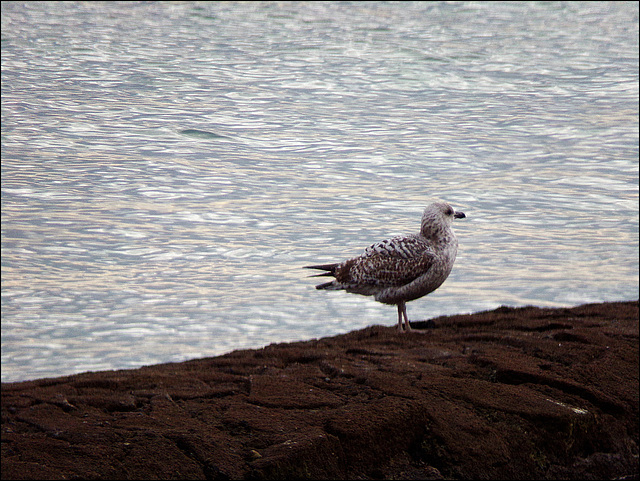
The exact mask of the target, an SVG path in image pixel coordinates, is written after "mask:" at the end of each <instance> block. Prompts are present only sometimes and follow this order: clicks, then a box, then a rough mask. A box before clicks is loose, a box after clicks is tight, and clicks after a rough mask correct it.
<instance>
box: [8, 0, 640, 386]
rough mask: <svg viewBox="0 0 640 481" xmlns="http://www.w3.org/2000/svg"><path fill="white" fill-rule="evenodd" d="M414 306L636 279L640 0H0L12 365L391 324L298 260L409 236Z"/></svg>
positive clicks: (71, 367) (194, 353)
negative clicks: (444, 242)
mask: <svg viewBox="0 0 640 481" xmlns="http://www.w3.org/2000/svg"><path fill="white" fill-rule="evenodd" d="M434 199H444V200H447V201H449V202H450V203H451V204H452V205H453V206H454V207H455V208H456V209H458V210H462V211H464V212H465V213H466V214H467V219H464V220H461V221H459V222H456V231H457V234H458V238H459V241H460V249H459V254H458V260H457V262H456V265H455V267H454V270H453V273H452V274H451V276H450V278H449V279H448V280H447V282H445V284H444V285H443V286H442V287H441V288H440V289H439V290H438V291H436V292H434V293H433V294H431V295H429V296H428V297H426V298H423V299H420V300H417V301H415V302H412V303H410V304H409V305H408V313H409V317H410V319H413V320H420V319H428V318H431V317H434V316H439V315H445V314H456V313H466V312H475V311H480V310H486V309H492V308H495V307H498V306H500V305H509V306H522V305H528V304H534V305H538V306H572V305H577V304H582V303H587V302H600V301H615V300H630V299H637V297H638V3H637V2H615V3H614V2H531V3H529V2H506V3H501V2H499V3H493V2H492V3H489V2H478V3H475V2H472V3H467V2H408V3H402V2H401V3H396V2H393V3H386V2H354V3H350V2H309V3H306V2H291V3H288V2H273V3H272V2H266V3H261V2H238V3H236V2H211V3H209V2H203V3H199V2H193V3H191V2H180V3H165V2H158V3H155V2H121V3H118V2H106V3H101V2H77V3H76V2H50V3H49V2H2V306H1V307H2V380H3V381H17V380H26V379H34V378H41V377H49V376H58V375H63V374H70V373H77V372H82V371H88V370H106V369H120V368H133V367H137V366H141V365H146V364H154V363H160V362H169V361H181V360H185V359H190V358H197V357H204V356H213V355H218V354H222V353H225V352H229V351H231V350H234V349H239V348H248V347H261V346H264V345H267V344H270V343H274V342H284V341H291V340H302V339H310V338H317V337H323V336H330V335H335V334H339V333H344V332H347V331H350V330H353V329H359V328H363V327H365V326H368V325H372V324H384V325H389V326H391V325H393V324H394V323H395V320H396V312H395V309H394V308H393V307H392V306H384V305H381V304H378V303H376V302H374V301H373V300H372V299H370V298H364V297H359V296H355V295H350V294H346V293H343V292H320V291H316V290H315V289H314V288H313V286H314V284H315V282H314V279H308V278H307V277H306V276H307V275H308V274H309V272H308V271H306V270H303V269H301V267H302V266H304V265H307V264H310V263H323V262H330V261H339V260H343V259H345V258H347V257H350V256H354V255H357V254H359V253H360V252H361V251H362V250H363V249H364V248H365V247H366V246H367V245H369V244H371V243H373V242H375V241H379V240H382V239H385V238H387V237H389V236H392V235H397V234H408V233H413V232H416V231H417V230H418V228H419V225H420V216H421V213H422V210H423V208H424V207H425V206H426V205H427V204H429V203H430V202H432V201H433V200H434Z"/></svg>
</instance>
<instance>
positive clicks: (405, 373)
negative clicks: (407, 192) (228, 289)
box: [2, 301, 639, 480]
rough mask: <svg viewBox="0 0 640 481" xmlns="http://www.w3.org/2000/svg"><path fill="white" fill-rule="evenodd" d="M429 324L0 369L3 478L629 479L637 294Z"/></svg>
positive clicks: (634, 474) (634, 441)
mask: <svg viewBox="0 0 640 481" xmlns="http://www.w3.org/2000/svg"><path fill="white" fill-rule="evenodd" d="M434 321H435V327H434V328H429V329H427V323H413V327H414V329H415V330H414V332H411V333H407V334H399V333H397V332H396V330H395V328H394V327H382V326H372V327H368V328H366V329H363V330H359V331H354V332H350V333H347V334H344V335H339V336H335V337H329V338H323V339H318V340H311V341H306V342H295V343H288V344H277V345H270V346H267V347H265V348H262V349H253V350H243V351H235V352H232V353H230V354H227V355H224V356H219V357H214V358H207V359H197V360H193V361H188V362H182V363H172V364H162V365H156V366H149V367H143V368H140V369H135V370H126V371H107V372H93V373H85V374H79V375H74V376H67V377H60V378H55V379H41V380H36V381H28V382H19V383H3V384H2V479H73V478H75V479H214V480H225V479H594V480H595V479H598V480H600V479H638V444H639V440H638V421H639V418H638V302H637V301H633V302H616V303H605V304H590V305H584V306H579V307H575V308H571V309H540V308H536V307H525V308H506V307H503V308H499V309H496V310H494V311H489V312H481V313H477V314H472V315H458V316H450V317H442V318H437V319H434ZM301 322H303V321H302V320H301ZM416 328H417V329H416Z"/></svg>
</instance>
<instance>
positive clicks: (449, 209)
mask: <svg viewBox="0 0 640 481" xmlns="http://www.w3.org/2000/svg"><path fill="white" fill-rule="evenodd" d="M447 215H453V209H452V208H451V207H449V208H448V209H447Z"/></svg>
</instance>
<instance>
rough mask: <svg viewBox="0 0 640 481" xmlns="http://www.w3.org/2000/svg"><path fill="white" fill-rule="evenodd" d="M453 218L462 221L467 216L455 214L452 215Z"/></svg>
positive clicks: (459, 213) (461, 213) (462, 213)
mask: <svg viewBox="0 0 640 481" xmlns="http://www.w3.org/2000/svg"><path fill="white" fill-rule="evenodd" d="M453 217H455V218H456V219H464V218H465V217H467V216H466V215H464V212H456V213H455V214H453Z"/></svg>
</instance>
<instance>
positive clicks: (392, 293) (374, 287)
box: [305, 202, 466, 332]
mask: <svg viewBox="0 0 640 481" xmlns="http://www.w3.org/2000/svg"><path fill="white" fill-rule="evenodd" d="M465 217H466V216H465V214H464V212H456V211H455V210H454V209H453V208H452V207H451V206H450V205H449V204H448V203H446V202H435V203H433V204H431V205H430V206H428V207H427V208H426V209H425V210H424V213H423V214H422V224H421V227H420V233H419V234H411V235H406V236H396V237H393V238H391V239H386V240H383V241H382V242H378V243H376V244H372V245H370V246H369V247H367V248H366V249H365V250H364V252H363V253H362V254H361V255H360V256H358V257H354V258H352V259H348V260H346V261H344V262H339V263H335V264H322V265H314V266H305V268H306V269H319V270H322V271H325V272H323V273H322V274H315V275H314V276H311V277H317V276H333V277H335V280H333V281H331V282H325V283H324V284H319V285H317V286H316V289H326V290H333V291H336V290H345V291H347V292H351V293H353V294H361V295H363V296H374V299H375V300H376V301H378V302H382V303H383V304H391V305H394V304H395V305H396V306H397V307H398V331H400V332H407V331H411V330H412V329H411V326H410V324H409V319H408V318H407V307H406V303H407V302H408V301H413V300H415V299H418V298H420V297H423V296H426V295H427V294H429V293H431V292H433V291H435V290H436V289H437V288H438V287H440V286H441V285H442V283H443V282H444V281H445V280H446V279H447V277H449V273H450V272H451V269H452V267H453V263H454V262H455V260H456V254H457V252H458V239H457V238H456V235H455V234H454V233H453V230H452V229H451V225H452V224H453V220H454V219H463V218H465ZM403 320H404V327H403Z"/></svg>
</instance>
